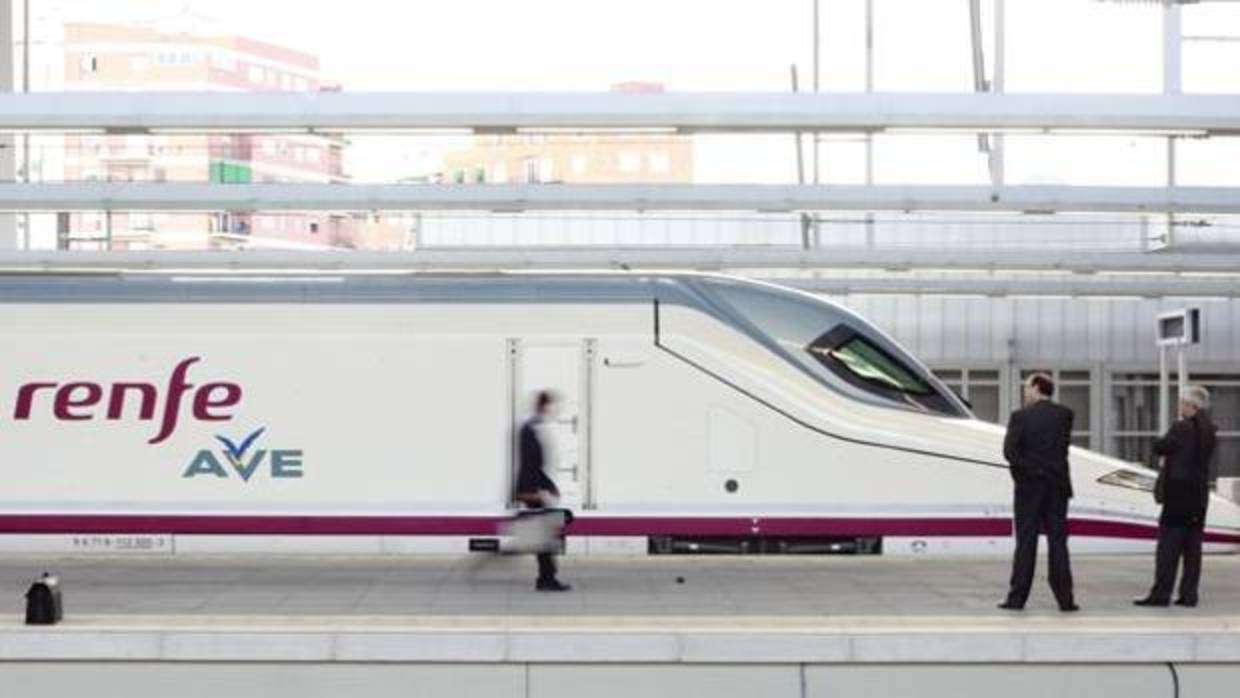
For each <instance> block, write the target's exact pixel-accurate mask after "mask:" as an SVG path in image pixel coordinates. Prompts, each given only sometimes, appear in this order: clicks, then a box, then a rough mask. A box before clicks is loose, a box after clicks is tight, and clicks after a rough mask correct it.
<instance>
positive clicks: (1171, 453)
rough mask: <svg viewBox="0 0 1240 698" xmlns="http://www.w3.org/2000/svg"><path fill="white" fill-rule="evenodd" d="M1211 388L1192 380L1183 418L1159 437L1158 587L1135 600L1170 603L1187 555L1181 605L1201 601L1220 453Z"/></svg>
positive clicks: (1182, 403)
mask: <svg viewBox="0 0 1240 698" xmlns="http://www.w3.org/2000/svg"><path fill="white" fill-rule="evenodd" d="M1209 403H1210V393H1209V392H1207V391H1206V389H1205V388H1202V387H1200V386H1196V385H1192V386H1189V387H1188V388H1186V389H1185V391H1184V395H1183V396H1181V398H1180V419H1179V420H1177V421H1176V423H1175V424H1173V425H1171V429H1170V430H1169V431H1168V432H1167V435H1166V436H1164V437H1162V438H1161V439H1158V440H1157V441H1155V442H1154V452H1155V453H1157V454H1158V455H1160V456H1162V457H1163V467H1162V470H1160V471H1159V473H1158V484H1157V485H1155V487H1154V497H1155V498H1156V499H1158V500H1159V502H1160V503H1161V504H1162V515H1161V516H1160V517H1159V518H1158V550H1157V552H1156V553H1155V554H1154V587H1153V588H1152V589H1150V593H1149V595H1147V596H1146V597H1145V598H1143V599H1137V600H1136V601H1134V602H1133V603H1135V604H1136V605H1138V606H1167V605H1169V604H1170V603H1171V590H1172V589H1173V588H1174V587H1175V573H1176V568H1177V567H1179V565H1180V558H1181V557H1183V559H1184V574H1183V575H1181V577H1180V597H1179V598H1178V599H1176V601H1175V603H1176V605H1177V606H1188V607H1190V608H1191V607H1193V606H1196V605H1197V585H1198V583H1199V582H1200V581H1201V542H1202V538H1203V537H1204V534H1205V526H1206V507H1207V505H1208V504H1209V502H1210V458H1211V457H1212V456H1213V455H1214V441H1215V431H1217V428H1216V427H1215V426H1214V423H1213V422H1212V421H1210V417H1209V415H1208V414H1206V411H1205V409H1206V407H1208V406H1209Z"/></svg>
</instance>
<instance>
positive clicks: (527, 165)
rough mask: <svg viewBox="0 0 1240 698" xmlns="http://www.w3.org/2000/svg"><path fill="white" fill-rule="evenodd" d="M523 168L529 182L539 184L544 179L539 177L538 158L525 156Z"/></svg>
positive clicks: (522, 163)
mask: <svg viewBox="0 0 1240 698" xmlns="http://www.w3.org/2000/svg"><path fill="white" fill-rule="evenodd" d="M521 169H522V170H523V174H524V175H525V181H526V182H527V183H529V184H537V183H538V182H540V181H542V180H540V179H539V178H538V174H539V173H538V158H524V159H523V160H521Z"/></svg>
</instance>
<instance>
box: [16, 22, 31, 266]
mask: <svg viewBox="0 0 1240 698" xmlns="http://www.w3.org/2000/svg"><path fill="white" fill-rule="evenodd" d="M28 92H30V0H22V93H23V94H25V93H28ZM21 171H22V181H23V182H29V181H30V132H29V131H24V132H22V170H21ZM18 244H19V245H20V246H21V249H23V250H28V249H30V212H29V211H23V212H22V234H21V240H20V241H19V243H18Z"/></svg>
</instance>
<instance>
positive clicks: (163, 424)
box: [13, 356, 241, 444]
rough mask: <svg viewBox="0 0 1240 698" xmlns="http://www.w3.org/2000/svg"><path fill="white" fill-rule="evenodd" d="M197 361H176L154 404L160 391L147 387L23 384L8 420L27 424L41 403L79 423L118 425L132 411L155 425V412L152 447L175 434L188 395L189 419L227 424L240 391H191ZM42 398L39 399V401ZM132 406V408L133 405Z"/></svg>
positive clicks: (213, 387)
mask: <svg viewBox="0 0 1240 698" xmlns="http://www.w3.org/2000/svg"><path fill="white" fill-rule="evenodd" d="M201 360H202V357H199V356H191V357H189V358H188V359H183V360H181V362H180V363H178V364H177V365H176V366H175V367H174V368H173V369H172V375H171V376H169V377H168V384H167V387H166V388H165V390H164V396H163V400H162V401H161V400H160V399H159V388H158V387H157V386H156V385H154V384H152V383H113V384H111V385H108V386H104V385H100V384H99V383H92V382H89V381H76V382H72V383H26V384H25V385H23V386H21V387H20V388H18V389H17V403H16V406H15V407H14V409H13V419H15V420H19V421H20V420H28V419H30V415H31V413H32V412H34V411H35V410H36V409H37V408H38V405H39V404H40V403H41V404H42V405H44V406H45V407H44V409H46V406H48V405H50V407H51V411H52V415H53V416H54V417H55V418H56V419H58V420H64V421H83V420H90V419H95V418H96V417H97V416H99V413H100V412H102V415H103V418H104V419H109V420H119V419H123V418H124V417H125V416H127V414H128V415H132V413H133V411H134V409H135V407H136V409H137V419H138V420H140V421H144V422H147V421H156V418H155V413H156V410H157V408H158V407H162V410H160V411H159V419H158V420H157V421H158V422H159V430H158V431H157V432H156V433H155V435H154V436H152V437H151V438H150V439H149V440H148V441H147V443H148V444H157V443H159V442H161V441H163V440H164V439H167V438H168V437H169V436H171V435H172V432H174V431H176V428H177V419H178V417H179V416H180V413H181V401H182V398H183V397H184V396H185V395H186V393H193V396H192V397H191V398H190V405H191V413H192V414H193V417H194V419H197V420H201V421H205V422H226V421H229V420H231V419H232V418H233V415H232V414H231V413H230V412H227V410H228V408H230V407H236V406H237V404H238V403H240V402H241V386H240V385H237V384H236V383H227V382H215V383H203V384H202V385H201V386H198V387H197V389H195V387H194V385H193V384H191V383H189V382H188V381H187V376H188V374H189V367H190V366H191V365H193V364H195V363H197V362H198V361H201ZM105 396H106V407H102V406H103V404H104V403H105ZM40 397H42V398H43V399H42V400H40V399H39V398H40ZM135 401H136V403H137V404H136V406H135V405H134V404H133V403H134V402H135Z"/></svg>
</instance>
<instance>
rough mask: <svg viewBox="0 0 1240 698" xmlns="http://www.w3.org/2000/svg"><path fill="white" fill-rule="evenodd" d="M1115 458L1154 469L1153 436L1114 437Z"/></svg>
mask: <svg viewBox="0 0 1240 698" xmlns="http://www.w3.org/2000/svg"><path fill="white" fill-rule="evenodd" d="M1115 457H1116V458H1119V459H1121V460H1126V461H1129V462H1131V463H1139V464H1141V465H1145V466H1151V467H1156V465H1155V462H1154V437H1153V436H1117V437H1115Z"/></svg>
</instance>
